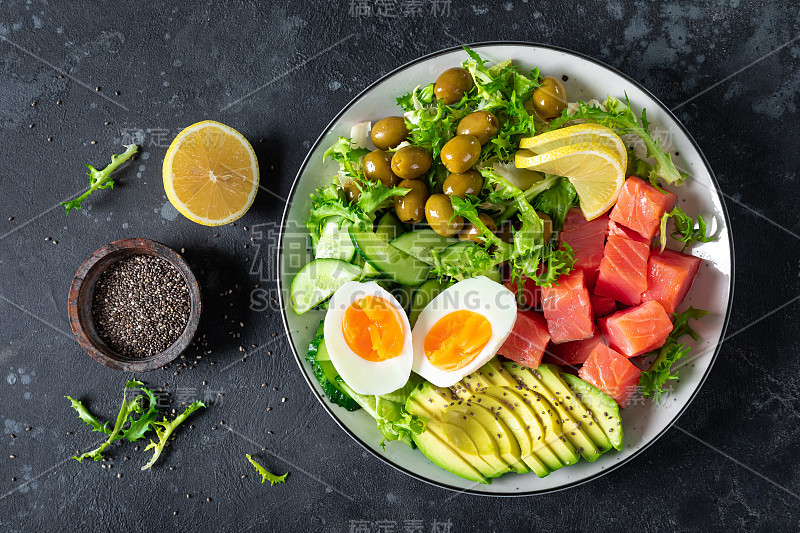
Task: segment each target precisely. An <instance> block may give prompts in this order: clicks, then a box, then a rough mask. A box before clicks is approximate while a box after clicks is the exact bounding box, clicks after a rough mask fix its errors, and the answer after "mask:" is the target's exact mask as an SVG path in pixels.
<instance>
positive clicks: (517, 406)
mask: <svg viewBox="0 0 800 533" xmlns="http://www.w3.org/2000/svg"><path fill="white" fill-rule="evenodd" d="M483 394H486V395H488V396H492V397H493V398H495V399H496V400H497V401H498V402H500V403H501V404H503V405H505V406H506V407H507V408H508V410H509V411H511V412H513V413H514V414H515V415H517V416H518V417H519V418H520V420H521V421H522V425H523V427H524V428H525V430H526V431H527V433H528V434H529V435H530V439H531V455H532V457H534V458H536V459H538V462H540V463H542V464H543V465H544V466H545V467H546V468H547V469H548V470H549V471H551V472H554V471H556V470H558V469H559V468H561V467H563V466H564V463H562V462H561V459H559V458H558V456H557V455H556V454H555V453H554V452H553V450H552V449H551V448H550V447H549V446H548V445H547V444H546V442H545V440H543V438H542V437H543V436H544V428H543V427H542V421H541V420H540V419H539V417H538V416H537V413H536V412H535V411H534V409H533V407H532V406H531V404H530V402H529V401H527V400H523V399H522V396H520V395H519V394H518V393H517V391H515V390H514V389H512V388H511V387H497V386H491V387H487V388H486V390H485V391H484V392H483ZM501 412H502V411H501ZM509 427H510V426H509ZM523 460H525V462H526V463H528V465H529V466H530V467H531V468H532V469H533V470H534V472H536V469H535V468H534V466H533V465H532V464H531V463H529V462H528V461H527V460H526V459H525V457H523ZM537 475H538V473H537ZM540 477H541V476H540Z"/></svg>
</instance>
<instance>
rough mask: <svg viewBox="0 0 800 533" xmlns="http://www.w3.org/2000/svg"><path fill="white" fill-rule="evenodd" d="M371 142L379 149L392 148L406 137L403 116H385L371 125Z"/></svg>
mask: <svg viewBox="0 0 800 533" xmlns="http://www.w3.org/2000/svg"><path fill="white" fill-rule="evenodd" d="M371 136H372V144H374V145H375V146H376V147H378V148H380V149H381V150H388V149H390V148H394V147H395V146H397V145H398V144H400V143H401V142H403V141H405V140H406V139H408V128H407V127H406V121H405V119H404V118H403V117H386V118H382V119H380V120H379V121H378V122H376V123H375V125H374V126H372V133H371Z"/></svg>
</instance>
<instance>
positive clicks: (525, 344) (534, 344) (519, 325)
mask: <svg viewBox="0 0 800 533" xmlns="http://www.w3.org/2000/svg"><path fill="white" fill-rule="evenodd" d="M548 342H550V333H549V332H548V331H547V321H546V320H545V319H544V317H543V316H542V315H540V314H539V313H536V312H534V311H518V312H517V321H516V322H515V323H514V328H513V329H512V330H511V335H509V336H508V338H507V339H506V341H505V342H504V343H503V345H502V346H501V347H500V349H499V350H498V351H497V353H499V354H500V355H502V356H504V357H507V358H509V359H511V360H512V361H516V362H517V363H519V364H521V365H522V366H527V367H528V368H538V367H539V363H540V362H541V361H542V356H543V355H544V350H545V348H547V343H548Z"/></svg>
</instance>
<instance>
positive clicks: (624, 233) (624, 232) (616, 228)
mask: <svg viewBox="0 0 800 533" xmlns="http://www.w3.org/2000/svg"><path fill="white" fill-rule="evenodd" d="M612 235H614V236H617V237H627V238H629V239H632V240H634V241H638V242H643V243H645V244H647V245H649V244H650V241H648V240H647V239H645V238H644V237H642V236H641V235H639V234H638V233H636V232H635V231H633V230H632V229H629V228H626V227H625V226H623V225H622V224H617V223H616V222H614V221H613V220H609V221H608V236H609V237H611V236H612Z"/></svg>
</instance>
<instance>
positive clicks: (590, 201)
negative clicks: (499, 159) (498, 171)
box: [514, 143, 625, 220]
mask: <svg viewBox="0 0 800 533" xmlns="http://www.w3.org/2000/svg"><path fill="white" fill-rule="evenodd" d="M514 164H515V165H516V166H517V167H519V168H528V169H530V170H538V171H539V172H545V173H547V174H555V175H557V176H564V177H566V178H569V181H570V182H572V185H574V186H575V190H576V191H577V192H578V198H579V199H580V205H581V211H583V216H584V217H586V220H593V219H595V218H597V217H599V216H600V215H602V214H603V213H605V212H606V211H608V210H609V209H610V208H611V206H613V205H614V203H615V202H616V201H617V197H618V196H619V191H620V189H622V185H623V184H624V183H625V166H624V164H623V163H622V162H621V161H620V160H619V156H618V155H617V153H616V152H615V151H613V150H611V149H610V148H608V147H606V146H603V145H601V144H596V143H580V144H571V145H568V146H562V147H561V148H556V149H555V150H550V151H549V152H545V153H544V154H538V155H537V154H534V153H533V152H531V151H530V150H520V151H518V152H517V153H516V154H515V156H514Z"/></svg>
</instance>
